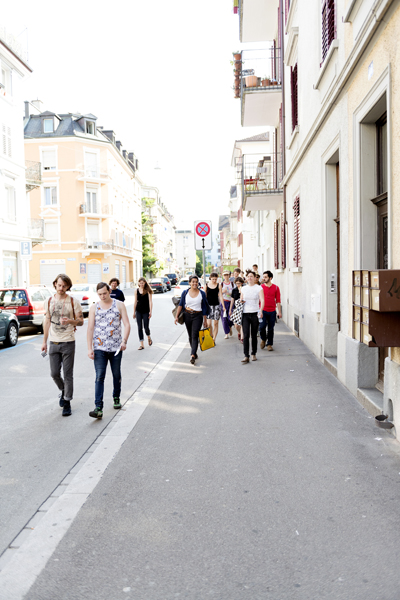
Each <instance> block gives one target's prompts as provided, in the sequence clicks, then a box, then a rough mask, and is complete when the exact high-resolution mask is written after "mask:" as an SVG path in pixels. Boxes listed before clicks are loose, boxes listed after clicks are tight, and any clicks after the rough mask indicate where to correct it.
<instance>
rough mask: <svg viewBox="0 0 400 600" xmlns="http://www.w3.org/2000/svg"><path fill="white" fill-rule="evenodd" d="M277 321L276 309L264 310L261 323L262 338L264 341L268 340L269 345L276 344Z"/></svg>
mask: <svg viewBox="0 0 400 600" xmlns="http://www.w3.org/2000/svg"><path fill="white" fill-rule="evenodd" d="M275 323H276V310H274V311H273V312H267V311H265V310H263V320H262V323H260V338H261V339H262V341H263V342H267V346H273V345H274V327H275ZM267 327H268V340H267V331H266V329H267Z"/></svg>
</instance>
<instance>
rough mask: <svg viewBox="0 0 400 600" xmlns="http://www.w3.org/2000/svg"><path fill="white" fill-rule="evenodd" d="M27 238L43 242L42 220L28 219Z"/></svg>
mask: <svg viewBox="0 0 400 600" xmlns="http://www.w3.org/2000/svg"><path fill="white" fill-rule="evenodd" d="M27 230H28V237H30V238H31V239H33V240H44V220H43V219H28V223H27Z"/></svg>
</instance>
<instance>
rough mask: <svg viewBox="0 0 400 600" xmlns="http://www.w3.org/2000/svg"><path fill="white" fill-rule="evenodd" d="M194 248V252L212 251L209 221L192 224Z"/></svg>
mask: <svg viewBox="0 0 400 600" xmlns="http://www.w3.org/2000/svg"><path fill="white" fill-rule="evenodd" d="M194 247H195V249H196V250H211V249H212V234H211V221H204V220H203V221H195V222H194Z"/></svg>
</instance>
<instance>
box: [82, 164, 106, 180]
mask: <svg viewBox="0 0 400 600" xmlns="http://www.w3.org/2000/svg"><path fill="white" fill-rule="evenodd" d="M77 171H78V181H85V182H87V183H100V184H101V185H104V184H105V183H108V182H109V181H111V178H110V176H109V174H108V173H107V169H106V168H105V167H102V165H98V166H91V167H86V166H85V165H84V164H80V165H78V166H77Z"/></svg>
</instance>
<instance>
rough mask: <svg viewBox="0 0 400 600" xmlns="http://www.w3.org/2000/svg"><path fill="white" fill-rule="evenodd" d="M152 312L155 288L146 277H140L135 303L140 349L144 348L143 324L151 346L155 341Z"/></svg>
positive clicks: (134, 316) (134, 311)
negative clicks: (151, 327)
mask: <svg viewBox="0 0 400 600" xmlns="http://www.w3.org/2000/svg"><path fill="white" fill-rule="evenodd" d="M152 312H153V290H152V289H151V287H150V286H149V284H148V283H147V281H146V279H145V278H144V277H139V282H138V288H137V290H136V292H135V303H134V305H133V318H134V319H136V322H137V327H138V334H139V341H140V346H139V348H138V350H144V338H143V325H144V330H145V333H146V335H147V340H148V343H149V346H151V345H152V343H153V341H152V339H151V335H150V328H149V322H150V319H151V315H152Z"/></svg>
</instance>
